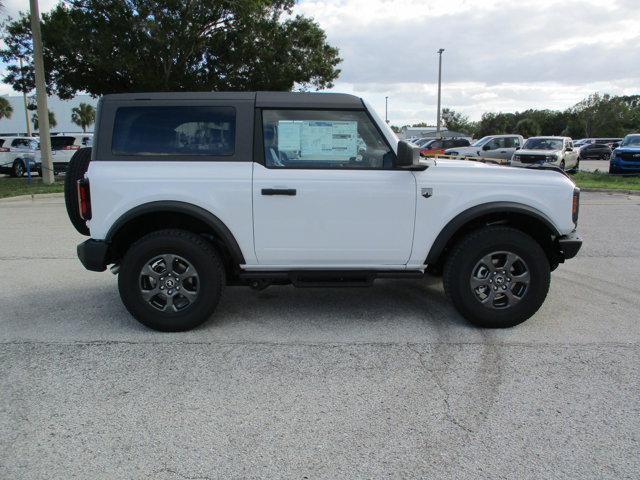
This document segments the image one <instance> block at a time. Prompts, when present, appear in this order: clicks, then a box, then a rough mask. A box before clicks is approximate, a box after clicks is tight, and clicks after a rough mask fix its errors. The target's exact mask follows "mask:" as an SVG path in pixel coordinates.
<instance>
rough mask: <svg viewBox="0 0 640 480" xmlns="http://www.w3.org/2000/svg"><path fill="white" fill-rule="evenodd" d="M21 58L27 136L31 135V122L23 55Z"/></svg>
mask: <svg viewBox="0 0 640 480" xmlns="http://www.w3.org/2000/svg"><path fill="white" fill-rule="evenodd" d="M18 59H19V60H20V77H21V78H22V101H23V102H24V118H25V120H26V122H27V137H30V136H31V124H30V123H29V109H28V108H27V85H26V83H24V70H23V68H24V67H23V66H22V55H21V56H19V57H18Z"/></svg>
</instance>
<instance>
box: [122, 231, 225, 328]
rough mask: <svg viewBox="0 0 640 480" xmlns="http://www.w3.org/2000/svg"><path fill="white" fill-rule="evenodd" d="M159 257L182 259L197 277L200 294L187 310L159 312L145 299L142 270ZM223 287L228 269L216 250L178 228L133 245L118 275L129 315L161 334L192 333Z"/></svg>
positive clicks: (152, 235)
mask: <svg viewBox="0 0 640 480" xmlns="http://www.w3.org/2000/svg"><path fill="white" fill-rule="evenodd" d="M160 255H177V256H180V257H182V258H184V259H185V260H186V261H187V262H189V264H190V265H192V266H193V268H195V270H196V272H197V274H198V295H197V297H196V299H195V301H193V303H192V304H190V305H189V306H188V307H187V308H186V309H185V310H184V311H177V312H175V311H171V310H169V309H167V311H160V310H158V309H156V308H154V307H153V306H152V305H151V304H150V303H149V302H148V301H145V300H144V298H143V296H142V295H143V294H142V291H141V287H140V282H141V280H140V274H141V272H142V269H143V268H144V267H145V265H147V264H148V262H149V261H151V260H152V259H153V258H154V257H157V256H160ZM224 285H225V270H224V267H223V263H222V259H221V258H220V255H219V254H218V252H217V250H216V248H215V247H214V246H213V245H212V244H211V243H210V242H209V241H207V240H206V239H205V238H203V237H201V236H199V235H196V234H194V233H192V232H189V231H186V230H178V229H170V230H159V231H156V232H152V233H150V234H148V235H146V236H144V237H142V238H141V239H140V240H138V241H137V242H136V243H134V244H133V245H132V246H131V247H130V248H129V249H128V250H127V252H126V253H125V255H124V258H123V259H122V262H121V268H120V272H119V275H118V289H119V291H120V298H121V299H122V302H123V303H124V305H125V307H126V308H127V310H128V311H129V313H131V315H133V316H134V317H135V318H136V319H137V320H138V321H139V322H140V323H142V324H143V325H146V326H147V327H149V328H151V329H153V330H159V331H162V332H180V331H185V330H190V329H192V328H195V327H197V326H198V325H200V324H202V323H203V322H205V321H207V320H208V319H209V317H210V316H211V314H212V313H213V311H214V310H215V308H216V307H217V305H218V302H219V301H220V296H221V295H222V290H223V288H224Z"/></svg>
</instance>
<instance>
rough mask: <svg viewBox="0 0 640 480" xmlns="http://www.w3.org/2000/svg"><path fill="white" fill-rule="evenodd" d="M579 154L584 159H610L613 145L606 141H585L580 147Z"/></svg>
mask: <svg viewBox="0 0 640 480" xmlns="http://www.w3.org/2000/svg"><path fill="white" fill-rule="evenodd" d="M574 147H575V145H574ZM578 155H579V156H580V158H581V159H582V160H587V159H593V160H609V157H610V156H611V147H609V145H607V144H606V143H584V144H582V145H580V146H579V147H578Z"/></svg>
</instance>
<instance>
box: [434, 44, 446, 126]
mask: <svg viewBox="0 0 640 480" xmlns="http://www.w3.org/2000/svg"><path fill="white" fill-rule="evenodd" d="M442 52H444V48H441V49H440V50H438V57H439V58H438V122H437V123H436V125H437V126H436V137H437V138H442V135H441V134H440V126H441V124H442V119H441V117H440V95H441V91H442Z"/></svg>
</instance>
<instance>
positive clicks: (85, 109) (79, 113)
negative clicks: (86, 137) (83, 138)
mask: <svg viewBox="0 0 640 480" xmlns="http://www.w3.org/2000/svg"><path fill="white" fill-rule="evenodd" d="M71 121H72V122H73V123H75V124H76V125H78V126H79V127H80V128H82V131H83V132H86V131H87V127H88V126H90V125H93V122H95V121H96V109H95V108H93V106H91V105H89V104H88V103H81V104H80V106H78V107H75V108H74V109H73V110H71Z"/></svg>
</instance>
